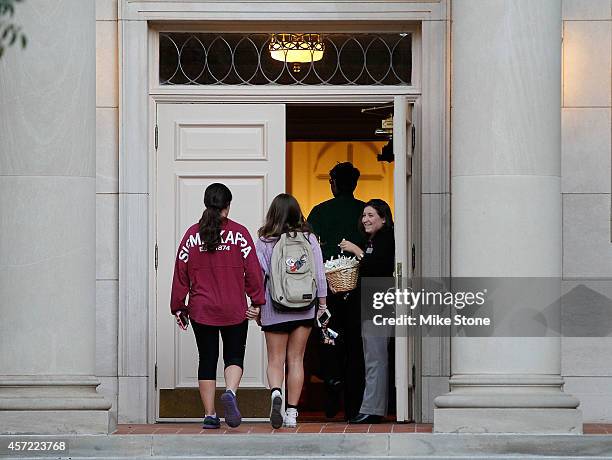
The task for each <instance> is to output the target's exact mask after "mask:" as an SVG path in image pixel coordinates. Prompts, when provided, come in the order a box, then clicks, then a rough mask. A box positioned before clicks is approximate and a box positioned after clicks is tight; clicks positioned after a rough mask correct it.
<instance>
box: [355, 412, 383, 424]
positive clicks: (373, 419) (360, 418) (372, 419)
mask: <svg viewBox="0 0 612 460" xmlns="http://www.w3.org/2000/svg"><path fill="white" fill-rule="evenodd" d="M381 420H382V417H381V416H380V415H370V414H362V413H361V412H360V413H359V415H357V417H353V418H352V419H350V420H349V423H351V424H361V425H369V424H371V423H380V421H381Z"/></svg>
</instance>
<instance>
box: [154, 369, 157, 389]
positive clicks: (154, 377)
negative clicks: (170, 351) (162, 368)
mask: <svg viewBox="0 0 612 460" xmlns="http://www.w3.org/2000/svg"><path fill="white" fill-rule="evenodd" d="M154 378H155V388H157V363H155V377H154Z"/></svg>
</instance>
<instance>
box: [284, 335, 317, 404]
mask: <svg viewBox="0 0 612 460" xmlns="http://www.w3.org/2000/svg"><path fill="white" fill-rule="evenodd" d="M311 329H312V328H311V327H307V326H300V327H298V328H297V329H295V330H293V331H292V332H291V334H289V341H288V343H287V367H288V374H287V403H288V404H291V405H292V406H297V404H298V402H299V400H300V394H301V393H302V386H303V385H304V352H305V351H306V343H307V342H308V337H309V336H310V330H311Z"/></svg>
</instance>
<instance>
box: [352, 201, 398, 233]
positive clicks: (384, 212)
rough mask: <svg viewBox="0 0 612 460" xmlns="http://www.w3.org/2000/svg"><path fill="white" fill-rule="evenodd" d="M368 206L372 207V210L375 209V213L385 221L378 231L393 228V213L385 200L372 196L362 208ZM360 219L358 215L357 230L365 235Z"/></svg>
mask: <svg viewBox="0 0 612 460" xmlns="http://www.w3.org/2000/svg"><path fill="white" fill-rule="evenodd" d="M368 206H370V207H371V208H374V210H375V211H376V214H378V216H379V217H380V218H381V219H385V223H384V224H383V226H382V228H381V229H380V230H379V231H382V230H393V215H392V214H391V208H390V207H389V205H388V204H387V202H386V201H385V200H381V199H379V198H373V199H371V200H370V201H368V202H367V203H366V204H365V206H364V207H363V209H365V208H367V207H368ZM361 220H362V218H361V217H359V224H358V225H359V231H360V232H361V233H362V234H363V235H365V234H366V232H365V229H364V227H363V222H362V221H361Z"/></svg>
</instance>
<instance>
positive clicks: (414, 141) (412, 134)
mask: <svg viewBox="0 0 612 460" xmlns="http://www.w3.org/2000/svg"><path fill="white" fill-rule="evenodd" d="M410 131H411V136H412V151H413V152H414V148H415V147H416V128H415V127H414V125H412V129H411V130H410Z"/></svg>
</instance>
